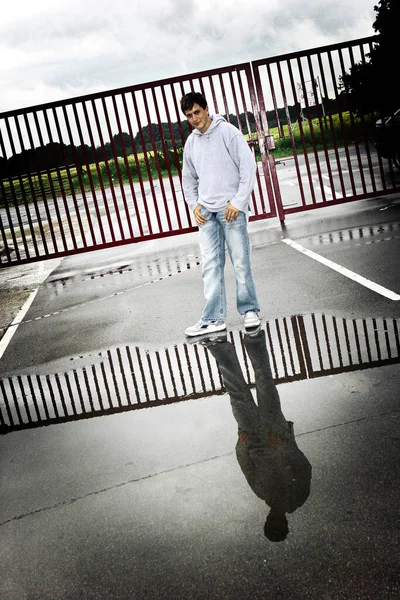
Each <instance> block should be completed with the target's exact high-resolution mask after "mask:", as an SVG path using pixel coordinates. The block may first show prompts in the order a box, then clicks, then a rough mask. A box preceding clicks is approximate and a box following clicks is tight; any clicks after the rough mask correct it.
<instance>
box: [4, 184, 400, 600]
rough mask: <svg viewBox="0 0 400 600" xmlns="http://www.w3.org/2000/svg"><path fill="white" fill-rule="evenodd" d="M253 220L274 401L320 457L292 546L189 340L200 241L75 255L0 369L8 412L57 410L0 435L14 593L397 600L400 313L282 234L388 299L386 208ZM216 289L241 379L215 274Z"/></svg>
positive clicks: (393, 238)
mask: <svg viewBox="0 0 400 600" xmlns="http://www.w3.org/2000/svg"><path fill="white" fill-rule="evenodd" d="M250 229H251V242H252V248H253V265H254V272H255V279H256V283H257V288H258V293H259V296H260V299H261V302H262V317H263V319H264V325H265V326H266V327H267V331H268V335H269V340H270V343H271V349H272V352H271V360H272V363H273V369H274V371H275V373H276V376H277V383H278V384H279V385H278V390H279V394H280V397H281V402H282V409H283V412H284V415H285V417H286V418H287V419H290V420H292V421H293V422H294V428H295V433H296V436H297V438H296V439H297V443H298V445H299V447H300V449H301V450H302V451H303V452H304V453H305V455H306V457H307V458H308V459H309V461H310V463H311V465H312V482H311V494H310V497H309V499H308V500H307V501H306V503H305V504H304V505H303V506H302V507H301V508H299V509H298V510H296V511H295V512H294V513H291V514H290V515H288V521H289V535H288V538H287V539H286V540H285V541H284V542H279V543H272V542H269V541H268V540H266V538H265V537H264V535H263V523H264V521H265V516H266V506H265V503H264V502H263V501H262V500H261V499H260V498H257V496H256V495H255V494H254V493H253V492H252V490H251V489H250V487H249V486H248V485H247V482H246V480H245V478H244V477H243V474H242V473H241V471H240V469H239V467H238V464H237V461H236V457H235V452H234V446H235V443H236V440H237V425H236V422H235V421H234V418H233V416H232V411H231V408H230V404H229V399H228V398H227V396H226V395H223V394H222V395H221V392H223V389H222V388H221V382H220V380H219V376H218V372H217V370H216V366H215V364H212V363H211V361H210V360H209V356H208V355H207V351H206V350H205V349H204V348H203V347H202V346H201V345H199V344H194V345H192V344H186V343H185V342H186V341H187V340H186V339H185V336H184V333H183V331H184V329H185V327H186V326H187V324H188V323H189V324H190V323H193V322H195V321H196V320H197V319H198V318H199V314H200V311H201V308H202V284H201V273H200V264H199V257H198V248H197V243H196V234H191V235H190V236H187V237H185V238H184V239H182V238H181V239H171V240H167V239H166V240H163V241H157V242H151V243H148V244H143V245H141V246H139V247H136V246H127V247H125V248H116V249H114V250H107V251H99V252H95V253H89V254H86V255H82V256H79V257H78V256H77V257H71V258H67V259H64V260H63V261H62V262H61V263H60V264H59V266H58V267H57V268H56V269H55V270H54V271H53V272H52V273H51V274H50V276H49V277H48V278H47V280H46V281H44V282H43V283H42V284H41V285H40V288H39V291H38V293H37V295H36V297H35V300H34V302H33V304H32V306H31V308H30V309H29V311H28V312H27V314H26V315H25V317H24V320H23V322H22V323H21V324H20V325H19V326H18V328H17V329H16V332H15V334H14V336H13V338H12V339H11V342H10V344H9V345H8V347H7V349H6V351H5V352H4V355H3V357H2V358H1V360H0V382H1V385H2V388H1V391H2V392H3V393H4V391H5V392H6V394H7V395H8V398H9V400H10V403H9V412H8V413H7V415H6V416H7V417H9V416H11V417H12V418H15V419H17V417H18V418H19V416H22V418H25V413H24V402H25V407H26V405H27V404H28V405H29V407H28V408H29V410H30V411H31V415H32V414H35V411H36V414H39V412H40V413H41V416H42V418H43V419H44V420H46V418H47V419H50V420H51V419H52V418H53V417H54V416H57V414H58V413H57V411H59V414H61V415H62V414H63V411H64V414H66V413H68V415H69V419H68V422H59V423H57V424H54V421H56V419H53V424H52V425H50V426H47V427H37V428H33V427H28V429H27V430H22V431H14V432H12V433H9V432H7V433H6V435H3V436H0V457H1V478H2V484H1V488H0V506H1V509H0V539H1V543H0V564H1V567H0V574H1V580H2V584H1V585H2V593H3V595H4V597H5V598H7V600H22V599H24V600H25V599H28V598H29V600H39V599H40V600H55V599H60V600H61V599H62V600H81V599H82V600H83V599H93V600H94V599H101V600H103V599H104V600H113V599H114V598H115V599H117V598H118V599H123V600H132V599H134V600H136V599H138V600H139V599H140V600H143V599H148V600H153V599H154V600H156V599H157V600H159V599H164V598H165V599H167V600H169V599H170V598H176V599H177V600H187V599H188V598H193V599H196V600H197V599H198V600H203V599H204V598H210V599H214V598H215V599H216V600H217V599H218V600H221V599H222V598H224V599H228V600H230V599H232V600H236V599H237V598H242V599H243V600H254V599H255V598H263V599H264V598H274V599H280V600H286V599H287V598H293V599H295V600H303V599H304V600H306V599H307V600H309V599H311V600H321V598H327V599H331V598H332V600H336V599H339V598H340V599H341V598H343V599H346V600H347V599H353V598H360V600H361V599H362V600H364V599H365V600H372V599H373V600H395V599H396V600H397V598H398V597H399V578H398V573H399V552H398V549H399V531H398V524H397V521H398V519H397V513H398V497H399V492H400V490H399V481H400V479H399V462H398V448H399V441H400V440H399V433H398V432H399V423H398V421H399V411H398V398H399V394H398V390H399V381H400V371H399V360H400V345H399V317H400V300H391V299H389V298H387V297H385V296H383V295H381V294H379V293H377V292H376V291H373V290H371V289H368V288H366V287H364V286H362V285H360V283H359V282H358V281H356V280H354V279H349V278H347V277H345V276H344V275H343V274H341V273H338V272H337V271H334V270H332V269H331V268H329V267H328V266H326V265H325V264H321V263H320V262H317V261H316V260H314V259H313V258H310V256H307V255H305V254H304V253H302V252H299V251H298V250H296V249H295V248H293V247H290V246H288V245H287V244H286V243H284V242H283V241H282V239H284V238H285V239H290V240H293V241H295V242H296V243H298V244H300V245H301V246H302V247H303V248H304V249H309V250H311V251H313V252H315V253H317V255H319V256H322V257H324V258H326V259H329V260H330V261H333V262H334V263H336V264H339V265H341V266H343V267H346V268H347V269H350V270H351V271H352V272H353V273H356V274H358V275H362V276H363V277H364V278H366V279H368V280H369V281H372V282H374V283H376V284H379V285H380V286H383V287H384V288H385V289H386V290H388V291H390V292H395V293H396V294H398V295H400V270H399V266H398V259H399V250H400V199H399V198H395V197H393V196H392V197H390V198H380V199H375V200H365V201H360V202H356V203H350V204H349V205H342V206H337V207H330V208H327V209H322V210H321V211H314V212H310V213H308V214H307V213H303V214H299V215H296V216H292V217H288V219H287V222H286V225H285V227H284V228H282V227H281V225H280V224H279V223H277V222H276V221H274V222H273V221H268V222H264V223H260V222H258V223H253V224H251V227H250ZM226 277H227V286H228V296H229V316H228V320H227V324H228V328H229V336H230V339H231V341H232V342H233V343H234V344H235V348H236V349H237V352H238V357H239V359H240V361H241V364H242V366H243V370H244V373H246V372H247V374H248V375H249V379H251V372H250V371H248V363H246V359H245V355H244V353H243V352H242V350H241V329H242V322H241V318H240V316H239V315H238V314H237V313H236V311H235V306H234V280H233V273H232V269H231V267H230V265H229V264H228V265H227V269H226ZM45 385H47V386H48V387H47V388H46V391H45V392H44V391H43V390H44V389H45V388H44V386H45ZM58 393H59V395H60V398H61V401H60V402H58V401H55V397H56V395H57V394H58ZM132 398H134V400H135V401H136V402H142V403H143V404H142V406H143V407H145V406H152V407H151V408H146V409H145V410H132V409H133V408H137V405H136V406H132V405H130V404H129V402H131V401H132ZM163 399H164V400H163ZM165 399H166V400H167V401H168V402H169V401H170V402H171V403H170V404H168V403H167V401H165ZM183 399H184V400H190V401H188V402H181V401H177V400H183ZM15 400H16V402H14V401H15ZM41 402H42V404H41ZM18 403H19V411H20V412H19V414H17V412H18V411H17V409H16V405H18ZM43 407H44V408H43ZM2 408H3V409H4V407H2ZM85 410H86V411H87V414H86V415H85V414H84V413H85ZM46 411H47V412H46ZM113 413H116V414H113ZM3 415H4V412H3ZM94 415H100V416H96V418H93V417H94ZM85 416H86V417H87V418H82V417H85ZM61 421H62V419H61ZM25 422H26V421H25ZM3 433H4V431H3Z"/></svg>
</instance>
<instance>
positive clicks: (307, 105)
mask: <svg viewBox="0 0 400 600" xmlns="http://www.w3.org/2000/svg"><path fill="white" fill-rule="evenodd" d="M297 68H298V71H299V75H300V81H301V87H302V89H303V90H306V84H305V79H304V72H303V66H302V64H301V60H300V58H297ZM304 103H305V105H306V106H305V107H306V111H307V113H308V114H307V116H308V119H307V123H308V129H309V132H310V136H311V144H312V147H313V152H314V156H315V159H316V160H315V162H316V165H317V169H318V168H319V163H318V153H317V150H316V143H315V135H314V127H313V124H312V119H311V118H310V106H309V104H308V97H307V93H305V94H304ZM304 147H305V154H304V159H305V162H306V166H307V175H308V181H309V184H310V191H311V196H312V202H313V204H317V200H316V198H315V193H314V186H313V178H312V174H311V169H310V161H309V158H308V149H307V146H306V144H305V143H304ZM319 174H320V172H319ZM321 191H322V190H321Z"/></svg>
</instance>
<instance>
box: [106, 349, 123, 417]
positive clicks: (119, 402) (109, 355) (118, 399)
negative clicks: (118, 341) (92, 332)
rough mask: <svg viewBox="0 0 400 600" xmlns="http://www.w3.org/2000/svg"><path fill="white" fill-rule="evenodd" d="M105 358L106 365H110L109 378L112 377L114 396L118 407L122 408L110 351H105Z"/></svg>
mask: <svg viewBox="0 0 400 600" xmlns="http://www.w3.org/2000/svg"><path fill="white" fill-rule="evenodd" d="M107 358H108V364H109V365H110V371H111V377H112V381H113V384H114V390H115V395H116V397H117V401H118V406H122V402H121V394H120V393H119V387H118V381H117V377H116V374H115V368H114V362H113V359H112V354H111V351H110V350H107Z"/></svg>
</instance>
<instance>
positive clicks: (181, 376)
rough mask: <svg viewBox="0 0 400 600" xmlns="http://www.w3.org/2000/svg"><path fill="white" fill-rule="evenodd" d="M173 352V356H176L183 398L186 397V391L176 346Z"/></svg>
mask: <svg viewBox="0 0 400 600" xmlns="http://www.w3.org/2000/svg"><path fill="white" fill-rule="evenodd" d="M174 350H175V356H176V362H177V365H178V371H179V375H180V380H181V384H182V388H183V394H184V396H186V394H187V389H186V382H185V378H184V377H183V371H182V363H181V357H180V356H179V352H178V348H177V346H175V348H174Z"/></svg>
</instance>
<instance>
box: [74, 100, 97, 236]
mask: <svg viewBox="0 0 400 600" xmlns="http://www.w3.org/2000/svg"><path fill="white" fill-rule="evenodd" d="M72 110H73V113H74V118H75V125H76V128H77V131H78V136H79V141H80V144H81V151H82V154H83V158H84V160H85V166H86V173H87V176H88V180H89V185H90V190H91V192H92V200H93V206H94V209H95V212H96V217H97V224H98V225H99V228H100V233H101V240H102V242H103V243H104V242H105V236H104V230H103V226H102V223H101V215H100V210H99V204H98V201H97V195H96V190H95V188H94V184H93V177H92V172H91V170H90V161H89V157H88V155H87V151H86V144H85V141H84V139H83V133H82V127H81V123H80V120H79V116H78V110H77V107H76V104H75V103H74V104H73V105H72ZM84 116H85V114H84ZM82 166H83V165H79V172H80V171H81V168H82ZM79 181H80V183H81V185H82V187H83V188H84V187H85V184H84V181H83V179H82V175H80V179H79ZM87 218H88V221H89V229H90V233H91V236H92V241H93V244H94V245H95V244H96V242H97V240H96V234H95V231H94V228H93V223H92V215H91V213H90V211H89V212H88V213H87Z"/></svg>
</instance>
